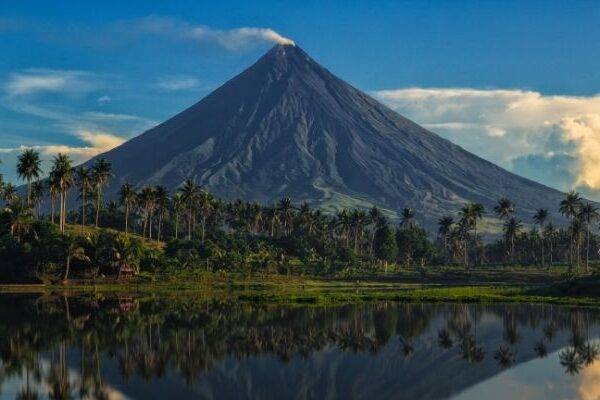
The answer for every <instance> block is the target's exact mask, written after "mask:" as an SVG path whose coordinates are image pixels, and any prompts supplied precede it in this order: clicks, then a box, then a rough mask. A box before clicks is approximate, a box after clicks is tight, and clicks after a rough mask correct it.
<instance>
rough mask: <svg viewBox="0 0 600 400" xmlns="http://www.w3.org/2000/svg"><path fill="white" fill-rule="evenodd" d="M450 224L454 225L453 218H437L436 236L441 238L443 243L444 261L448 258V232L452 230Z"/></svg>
mask: <svg viewBox="0 0 600 400" xmlns="http://www.w3.org/2000/svg"><path fill="white" fill-rule="evenodd" d="M452 225H454V218H452V217H442V218H440V219H439V220H438V237H439V238H441V239H442V242H443V244H444V251H445V252H446V261H448V260H447V258H448V239H449V236H450V232H451V231H452Z"/></svg>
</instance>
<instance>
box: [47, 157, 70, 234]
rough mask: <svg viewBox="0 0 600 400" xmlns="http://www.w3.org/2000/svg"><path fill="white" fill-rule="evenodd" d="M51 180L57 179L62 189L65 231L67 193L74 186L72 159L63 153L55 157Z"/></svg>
mask: <svg viewBox="0 0 600 400" xmlns="http://www.w3.org/2000/svg"><path fill="white" fill-rule="evenodd" d="M50 176H51V178H50V179H51V180H53V179H55V180H56V181H57V183H58V187H59V189H60V224H59V227H60V231H61V232H64V231H65V225H66V221H67V192H68V191H69V189H70V188H71V187H72V186H73V166H72V161H71V159H70V158H69V157H68V156H67V155H66V154H62V153H58V155H57V156H55V157H54V161H53V166H52V171H51V172H50Z"/></svg>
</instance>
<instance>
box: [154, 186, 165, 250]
mask: <svg viewBox="0 0 600 400" xmlns="http://www.w3.org/2000/svg"><path fill="white" fill-rule="evenodd" d="M154 193H155V197H156V212H157V214H158V229H157V232H156V239H157V240H159V241H160V237H161V233H162V222H163V219H164V217H165V214H166V212H167V211H168V206H169V191H168V190H167V188H166V187H164V186H162V185H159V186H156V187H155V188H154Z"/></svg>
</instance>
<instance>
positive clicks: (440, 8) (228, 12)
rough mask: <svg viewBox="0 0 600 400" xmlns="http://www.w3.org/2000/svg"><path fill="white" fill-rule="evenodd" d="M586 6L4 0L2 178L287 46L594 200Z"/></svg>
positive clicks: (591, 63) (597, 129)
mask: <svg viewBox="0 0 600 400" xmlns="http://www.w3.org/2000/svg"><path fill="white" fill-rule="evenodd" d="M598 21H600V6H599V5H598V3H595V2H592V1H569V2H567V1H565V2H560V1H552V2H548V1H544V2H542V1H523V0H522V1H498V2H494V1H485V2H481V1H419V2H401V1H377V2H373V1H350V0H346V1H335V0H332V1H328V2H319V1H312V0H304V1H298V2H295V1H286V2H283V1H255V2H246V1H225V0H223V1H219V2H204V1H202V2H200V1H178V0H171V1H169V2H148V1H138V0H128V1H126V2H123V1H118V2H117V1H103V2H86V1H60V0H55V1H53V2H43V1H28V0H20V1H12V2H10V1H4V2H0V54H1V55H2V56H1V57H0V160H2V162H3V163H2V164H1V165H0V173H2V174H3V175H4V179H5V180H8V181H11V182H14V183H19V182H20V181H19V179H18V177H17V176H16V174H15V172H14V169H15V162H16V157H17V155H18V153H19V152H20V151H21V150H22V149H23V148H24V147H35V148H37V149H39V150H40V152H41V154H42V158H43V159H44V160H46V163H45V166H47V164H48V162H49V160H51V158H52V156H53V155H54V154H56V153H57V152H59V151H60V152H66V153H68V154H69V155H70V156H71V157H72V158H73V159H74V160H76V161H78V162H79V161H83V160H85V159H87V158H89V157H92V156H94V155H96V154H98V153H101V152H103V151H106V150H108V149H110V148H112V147H114V146H117V145H119V144H120V143H122V142H123V141H125V140H127V139H129V138H131V137H134V136H136V135H138V134H140V133H142V132H143V131H144V130H146V129H148V128H150V127H152V126H154V125H155V124H157V123H160V122H162V121H164V120H165V119H167V118H169V117H170V116H173V115H175V114H177V113H178V112H180V111H182V110H183V109H185V108H186V107H188V106H190V105H192V104H194V103H195V102H197V101H198V100H200V99H201V98H202V97H204V96H205V95H207V94H208V93H210V92H211V91H212V90H214V89H215V88H217V87H218V86H220V85H221V84H223V83H224V82H226V81H227V80H228V79H230V78H231V77H233V76H234V75H236V74H237V73H239V72H241V71H242V70H243V69H245V68H246V67H248V66H249V65H251V64H252V63H253V62H254V61H255V60H256V59H258V58H259V57H260V56H261V55H262V54H263V53H264V52H266V51H267V50H268V49H269V48H270V47H271V46H273V44H274V43H276V42H277V41H282V40H286V38H287V39H289V40H293V41H294V42H295V43H297V45H299V46H301V47H302V48H303V49H304V50H305V51H306V52H308V53H309V54H310V55H311V56H312V57H313V58H314V59H315V60H317V61H318V62H319V63H321V64H322V65H324V66H325V67H327V68H328V69H329V70H331V71H332V72H333V73H335V74H336V75H338V76H339V77H341V78H342V79H344V80H346V81H347V82H349V83H350V84H352V85H354V86H356V87H358V88H359V89H361V90H363V91H365V92H367V93H369V94H371V95H372V96H374V97H375V98H377V99H378V100H380V101H382V102H383V103H385V104H387V105H388V106H390V107H391V108H393V109H395V110H396V111H398V112H399V113H401V114H402V115H404V116H406V117H408V118H410V119H412V120H414V121H415V122H417V123H419V124H421V125H423V126H425V127H426V128H428V129H430V130H432V131H434V132H436V133H438V134H440V135H442V136H444V137H446V138H448V139H450V140H452V141H454V142H455V143H457V144H459V145H461V146H463V147H464V148H466V149H467V150H469V151H472V152H474V153H475V154H477V155H479V156H481V157H483V158H485V159H488V160H490V161H492V162H494V163H497V164H499V165H500V166H502V167H504V168H506V169H508V170H510V171H513V172H515V173H517V174H520V175H523V176H525V177H528V178H531V179H535V180H538V181H540V182H542V183H544V184H546V185H548V186H552V187H555V188H558V189H561V190H569V189H571V188H576V189H577V190H579V191H581V192H583V193H584V194H585V195H587V196H589V197H591V198H594V199H597V200H600V88H599V86H600V51H599V48H600V24H599V23H598Z"/></svg>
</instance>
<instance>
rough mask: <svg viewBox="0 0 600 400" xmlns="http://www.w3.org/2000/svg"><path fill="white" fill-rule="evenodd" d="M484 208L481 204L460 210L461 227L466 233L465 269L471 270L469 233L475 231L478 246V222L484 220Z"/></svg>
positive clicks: (470, 204)
mask: <svg viewBox="0 0 600 400" xmlns="http://www.w3.org/2000/svg"><path fill="white" fill-rule="evenodd" d="M483 212H484V208H483V205H481V204H479V203H467V204H465V205H464V206H463V207H462V209H461V210H460V216H461V225H462V226H463V230H464V233H465V236H464V241H465V242H464V247H465V254H464V256H465V267H467V269H468V268H469V256H468V254H469V251H468V246H467V242H468V238H469V231H471V230H473V231H474V238H475V244H476V245H477V221H478V220H480V219H482V218H483Z"/></svg>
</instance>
